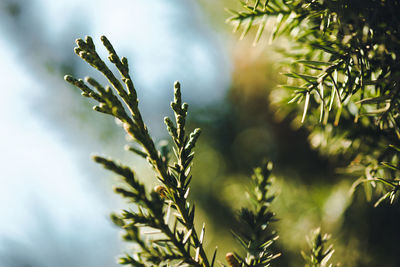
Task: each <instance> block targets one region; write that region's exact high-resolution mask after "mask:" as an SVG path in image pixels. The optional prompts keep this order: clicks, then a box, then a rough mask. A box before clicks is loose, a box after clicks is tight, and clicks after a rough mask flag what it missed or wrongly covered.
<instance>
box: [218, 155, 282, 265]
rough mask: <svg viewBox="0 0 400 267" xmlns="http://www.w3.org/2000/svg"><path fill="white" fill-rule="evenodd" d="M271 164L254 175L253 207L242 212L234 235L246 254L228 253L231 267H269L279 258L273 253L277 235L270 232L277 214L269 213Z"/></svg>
mask: <svg viewBox="0 0 400 267" xmlns="http://www.w3.org/2000/svg"><path fill="white" fill-rule="evenodd" d="M271 171H272V163H268V164H265V166H262V167H259V168H256V169H255V170H254V174H253V175H252V177H251V178H252V182H253V189H252V190H251V192H249V196H250V200H251V202H252V205H253V207H252V208H251V209H247V208H242V209H241V210H240V211H239V216H238V217H239V218H238V219H239V227H238V230H237V231H233V235H234V237H235V238H236V240H238V242H239V243H240V245H241V247H242V248H243V249H244V251H245V253H246V254H245V256H241V255H239V254H237V253H235V254H233V253H228V254H227V255H226V260H227V262H228V263H229V265H230V266H231V267H239V266H252V267H262V266H270V262H271V261H272V260H274V259H275V258H277V257H279V256H280V254H275V253H273V252H272V251H271V249H270V246H271V245H272V244H273V242H274V241H275V240H277V239H278V235H277V234H276V233H275V232H273V231H271V230H270V227H269V225H270V223H271V222H273V221H274V216H275V214H274V213H273V212H271V211H270V204H271V202H272V201H273V200H274V198H275V196H273V195H270V193H269V189H270V186H271V182H270V175H271Z"/></svg>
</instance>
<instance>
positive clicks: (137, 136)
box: [65, 36, 279, 267]
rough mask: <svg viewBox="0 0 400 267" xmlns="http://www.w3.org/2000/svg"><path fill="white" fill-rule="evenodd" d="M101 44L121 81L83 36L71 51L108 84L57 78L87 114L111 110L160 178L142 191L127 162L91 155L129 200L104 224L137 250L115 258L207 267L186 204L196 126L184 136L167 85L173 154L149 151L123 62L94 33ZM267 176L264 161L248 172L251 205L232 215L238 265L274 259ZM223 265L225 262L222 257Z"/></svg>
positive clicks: (177, 101)
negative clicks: (90, 103)
mask: <svg viewBox="0 0 400 267" xmlns="http://www.w3.org/2000/svg"><path fill="white" fill-rule="evenodd" d="M101 41H102V42H103V45H104V46H105V48H106V49H107V50H108V52H109V57H108V58H109V60H110V62H111V63H113V64H114V65H115V67H116V68H117V69H118V71H119V73H120V75H121V77H122V82H123V83H121V82H120V81H119V79H118V78H117V77H116V76H115V75H114V74H113V72H112V71H111V70H110V69H109V67H108V66H107V65H106V63H105V62H104V61H103V60H102V59H101V58H100V57H99V55H98V54H97V52H96V49H95V46H94V43H93V41H92V38H91V37H86V39H85V41H84V40H82V39H78V40H76V44H77V46H78V47H76V48H75V53H76V54H77V55H78V56H79V57H81V58H82V59H83V60H85V61H86V62H87V63H89V64H90V65H91V66H92V67H94V68H95V69H97V70H98V71H100V72H101V73H102V74H103V75H104V76H105V77H106V78H107V80H108V82H109V83H110V84H111V86H112V87H110V86H109V85H107V86H106V87H105V88H104V87H103V86H102V85H100V83H99V82H97V81H96V80H95V79H93V78H91V77H87V78H86V79H85V81H83V80H81V79H75V78H73V77H71V76H69V75H66V76H65V80H66V81H67V82H69V83H70V84H72V85H74V86H76V87H78V88H79V89H80V90H81V91H82V95H83V96H85V97H88V98H92V99H93V100H95V101H96V102H98V105H96V106H95V107H94V110H95V111H98V112H101V113H105V114H108V115H111V116H113V117H115V118H116V119H118V120H120V121H121V122H122V123H123V126H124V129H125V131H126V133H127V134H128V135H130V136H131V137H132V138H133V139H134V140H135V141H136V142H137V143H138V144H139V145H140V147H141V149H138V148H135V147H130V146H128V147H127V150H129V151H132V152H134V153H136V154H138V155H139V156H141V157H143V158H146V159H147V161H148V163H149V164H150V166H151V167H152V168H153V170H154V173H155V176H156V178H157V179H158V181H159V183H160V185H158V186H156V187H155V188H154V189H153V190H151V191H150V192H149V190H148V189H147V188H146V187H145V185H144V184H143V183H141V182H140V181H139V179H137V177H136V174H135V172H134V171H133V170H132V169H131V168H130V167H128V166H124V165H122V164H120V163H117V162H115V161H114V160H112V159H107V158H104V157H101V156H94V157H93V159H94V161H95V162H97V163H99V164H101V165H103V167H104V168H106V169H108V170H110V171H112V172H114V173H115V174H118V175H119V176H121V177H122V180H123V181H124V182H125V186H121V187H117V188H115V192H116V193H118V194H120V195H121V196H122V197H123V198H125V199H127V200H128V201H129V202H132V203H135V206H134V207H133V209H126V210H123V211H122V212H121V213H120V214H112V215H111V219H112V221H113V222H114V223H115V224H116V225H117V226H119V227H121V228H122V229H123V230H124V235H123V238H124V240H126V241H128V242H133V243H135V244H136V245H137V247H138V249H137V250H135V251H134V253H132V254H129V253H127V254H126V255H125V256H124V257H121V258H120V261H119V262H120V263H121V264H124V265H131V266H204V267H212V266H214V265H215V262H216V252H217V251H216V249H215V251H214V253H213V256H212V257H210V258H209V257H208V256H207V255H206V252H205V248H204V246H203V244H204V237H205V226H204V224H203V227H202V229H201V232H200V233H198V232H197V229H196V225H195V205H194V204H191V203H189V201H188V196H189V191H190V187H189V185H190V181H191V179H192V176H191V165H192V162H193V158H194V151H193V149H194V147H195V144H196V141H197V139H198V137H199V135H200V129H195V130H194V131H193V132H192V133H190V134H187V132H186V128H185V124H186V116H187V111H188V104H186V103H182V96H181V89H180V84H179V83H178V82H176V83H175V85H174V100H173V102H171V108H172V110H173V111H174V114H175V122H173V120H172V119H171V118H168V117H166V118H165V124H166V126H167V130H168V132H169V134H170V136H171V138H172V141H173V152H174V159H171V158H170V155H169V149H168V147H167V145H166V146H162V147H161V149H160V150H157V149H156V146H155V144H154V141H153V139H152V138H151V137H150V135H149V132H148V129H147V127H146V125H145V123H144V121H143V119H142V115H141V113H140V110H139V107H138V99H137V94H136V89H135V87H134V85H133V82H132V79H131V77H130V75H129V67H128V61H127V59H126V58H124V57H122V58H120V57H119V56H118V55H117V53H116V51H115V50H114V48H113V47H112V45H111V43H110V42H109V41H108V39H107V38H106V37H104V36H102V37H101ZM87 84H89V85H90V86H91V87H92V88H94V89H95V90H93V89H92V88H91V87H89V86H88V85H87ZM116 93H117V94H116ZM126 109H127V110H128V111H127V110H126ZM270 173H271V165H268V166H267V165H266V166H265V168H263V169H261V168H258V169H256V170H255V174H254V175H253V177H252V180H253V183H254V191H253V192H252V194H251V196H252V201H253V202H254V209H251V210H250V209H242V210H241V212H240V215H239V220H240V223H241V225H242V227H241V228H240V231H239V232H237V233H236V234H235V236H236V237H237V239H238V240H239V241H240V242H241V244H242V246H243V247H244V248H245V250H246V253H247V254H246V256H245V258H241V257H240V256H238V255H237V257H238V258H239V260H240V262H241V263H240V264H241V265H242V266H269V263H270V261H271V260H273V259H274V258H276V257H277V256H279V254H274V253H272V252H270V251H269V246H270V245H271V244H272V243H273V241H274V240H276V239H277V235H276V234H275V233H273V232H270V230H269V228H267V226H268V225H269V224H270V222H271V221H272V220H273V219H272V218H273V216H274V214H273V213H272V212H270V211H269V204H270V203H271V201H272V200H273V199H274V197H273V196H268V189H269V186H270V181H269V180H268V178H269V175H270ZM144 230H149V231H150V233H151V234H152V236H153V237H151V238H150V236H148V235H149V234H150V233H147V235H146V233H144ZM149 231H147V232H149ZM233 257H234V256H233ZM227 259H228V258H227ZM235 260H236V259H235ZM228 262H229V263H231V262H230V261H229V260H228Z"/></svg>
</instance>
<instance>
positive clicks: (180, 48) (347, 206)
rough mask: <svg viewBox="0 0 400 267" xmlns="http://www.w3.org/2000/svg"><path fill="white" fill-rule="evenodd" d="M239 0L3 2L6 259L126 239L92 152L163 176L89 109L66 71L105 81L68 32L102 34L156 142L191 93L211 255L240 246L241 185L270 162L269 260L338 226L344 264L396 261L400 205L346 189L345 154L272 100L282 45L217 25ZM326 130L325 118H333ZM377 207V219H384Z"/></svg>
mask: <svg viewBox="0 0 400 267" xmlns="http://www.w3.org/2000/svg"><path fill="white" fill-rule="evenodd" d="M235 6H236V1H228V0H225V1H211V0H201V1H194V0H190V1H188V0H185V1H183V0H172V1H165V0H152V1H138V0H130V1H128V0H116V1H106V0H102V1H99V0H97V1H94V0H88V1H78V0H69V1H50V0H30V1H28V0H1V1H0V34H1V35H0V36H1V37H0V79H1V89H0V90H1V105H0V110H1V113H0V123H1V131H0V137H1V138H0V149H1V151H2V153H1V156H0V157H1V160H0V214H1V220H0V267H28V266H29V267H47V266H52V267H53V266H60V267H62V266H68V267H75V266H76V267H81V266H97V267H101V266H117V265H116V263H115V262H116V257H117V255H118V254H122V253H123V252H125V251H129V249H130V247H129V244H124V243H122V242H121V241H120V240H119V233H118V230H117V229H116V228H115V227H113V225H112V223H111V221H110V220H109V218H108V216H109V213H110V212H112V211H116V210H118V209H121V208H123V207H126V206H127V205H128V204H127V203H123V202H122V201H121V200H120V199H119V197H118V196H114V194H113V193H112V190H111V188H112V185H113V184H115V183H116V182H117V181H118V178H117V177H113V176H112V175H110V173H108V172H106V171H104V170H102V169H101V168H100V166H97V165H96V164H95V163H93V162H92V161H91V160H90V157H89V155H90V154H92V153H93V152H96V153H99V154H106V155H109V156H112V157H113V158H116V159H119V160H120V161H122V162H124V163H126V164H131V165H133V166H134V169H135V170H136V171H137V172H138V174H139V176H140V177H141V179H142V180H143V181H144V182H145V183H146V184H148V186H154V185H155V183H156V181H155V180H154V179H153V177H152V173H151V170H150V169H149V168H148V167H147V165H146V162H145V161H143V160H141V159H140V158H139V157H136V156H135V155H132V154H128V152H125V151H124V150H123V146H124V144H126V143H127V142H128V140H126V138H125V136H124V134H123V131H122V129H121V128H120V127H119V126H118V125H117V124H116V123H115V122H114V121H113V120H112V119H111V118H110V117H107V116H105V115H102V114H98V113H95V112H93V111H92V110H91V107H92V104H93V103H91V102H90V101H88V100H87V99H84V98H82V97H81V96H80V92H78V89H76V88H72V87H71V86H69V85H68V84H66V83H65V82H64V80H63V76H64V75H65V74H71V75H74V76H76V77H84V76H86V75H91V76H95V77H97V78H99V79H100V80H101V77H100V76H98V74H97V73H95V72H94V71H93V70H91V69H90V68H89V67H88V66H87V65H86V63H84V62H83V61H81V60H80V59H79V58H78V57H77V56H76V55H74V53H73V47H74V46H75V43H74V40H75V39H76V38H83V37H84V36H85V35H91V36H92V37H93V39H94V40H95V44H97V46H98V48H99V49H98V50H99V51H100V55H102V56H105V55H106V52H105V49H103V48H102V47H101V45H100V42H99V37H100V36H101V35H106V36H107V37H108V38H109V39H110V40H111V42H112V43H113V45H114V47H115V48H116V50H117V51H118V53H119V55H121V56H125V57H127V58H128V59H129V62H130V66H131V67H130V69H131V70H132V77H133V78H134V82H135V84H136V88H138V95H139V99H140V101H141V102H140V108H141V109H142V111H143V115H144V118H145V120H146V122H147V124H148V126H149V128H150V132H151V134H152V135H153V136H154V137H155V139H156V140H163V139H164V138H167V131H166V130H165V127H164V125H163V117H164V116H165V115H171V111H170V110H169V103H170V101H171V99H172V92H173V91H172V85H173V82H174V81H175V80H179V81H180V82H181V83H182V88H183V97H184V100H185V101H186V102H188V103H189V105H190V111H189V113H190V122H189V125H190V127H192V128H194V127H200V128H202V129H203V134H202V137H201V139H200V142H199V144H198V146H197V149H196V151H197V152H196V153H197V154H196V160H195V165H194V170H193V171H194V179H193V182H192V183H193V184H192V190H191V192H192V196H191V197H192V201H195V202H196V203H198V207H200V209H198V211H197V212H198V214H197V215H198V218H197V219H198V220H199V222H202V221H205V222H206V225H207V229H208V230H207V235H206V245H207V247H208V248H209V250H210V251H211V250H213V249H214V248H215V246H218V251H219V256H218V259H219V260H220V261H221V262H224V255H225V254H226V253H227V252H231V251H238V249H239V248H238V246H237V244H236V243H235V241H234V240H233V238H232V236H231V232H230V230H231V229H235V227H236V225H235V220H234V216H235V212H236V211H235V210H237V209H238V208H239V207H241V206H243V205H246V204H247V202H246V197H245V195H244V194H243V188H246V187H247V186H248V185H249V175H250V174H251V172H252V169H253V168H254V167H256V166H258V165H259V164H260V163H261V162H262V161H263V159H265V158H267V159H269V160H272V161H273V162H274V165H275V180H274V186H273V190H274V192H275V194H276V195H277V199H276V200H275V203H274V204H273V210H274V211H275V212H276V214H277V218H278V221H277V222H275V223H274V224H273V228H274V229H275V230H277V231H278V233H279V235H280V238H279V240H278V242H277V243H276V245H275V248H274V249H275V250H276V252H278V251H279V252H282V253H283V255H282V256H281V257H280V258H279V259H278V260H277V261H276V262H275V264H274V265H275V266H301V265H303V260H302V257H301V254H300V251H301V250H306V249H307V241H306V236H307V235H308V234H309V233H310V231H311V230H312V229H314V228H317V227H320V226H321V227H322V231H323V232H329V233H331V234H332V243H333V244H334V245H335V249H336V252H335V254H334V257H333V260H334V262H340V263H341V265H342V266H378V265H379V264H378V263H379V262H382V261H383V259H384V261H383V262H385V266H400V262H399V260H398V257H397V255H398V254H397V253H398V252H399V251H398V247H397V246H395V245H394V244H395V242H397V241H396V238H397V237H398V236H399V235H398V234H399V229H398V227H397V226H396V225H395V224H394V221H395V220H393V221H392V222H388V221H383V220H384V219H382V218H388V216H389V218H398V217H399V216H400V213H399V208H398V206H395V207H390V208H388V206H385V204H383V205H382V206H381V207H380V208H379V209H374V208H373V204H371V203H366V197H365V193H364V192H363V190H356V191H355V193H354V194H350V193H349V192H350V188H351V185H352V183H353V182H354V181H355V178H354V177H349V176H350V175H349V174H347V173H344V172H342V171H341V169H342V167H343V166H346V165H348V164H349V162H348V161H349V159H347V158H340V157H332V156H330V155H329V153H321V152H320V151H317V150H316V149H314V146H313V140H314V141H315V138H314V139H313V138H311V137H310V136H309V132H308V131H307V130H306V129H305V128H302V127H301V125H300V123H299V120H298V114H297V113H296V112H293V110H285V109H284V107H281V106H279V105H277V104H276V103H277V100H279V94H278V93H277V92H279V91H278V90H274V89H275V88H276V87H277V85H278V84H279V83H280V82H282V79H283V78H281V76H280V74H279V73H280V71H281V69H280V68H281V67H280V66H281V65H280V63H281V62H283V61H285V59H284V58H282V56H280V54H279V53H277V52H276V50H277V48H278V47H282V46H285V45H286V44H285V42H288V41H287V40H284V39H282V40H280V41H276V42H274V43H272V44H270V43H269V37H268V30H267V31H266V33H265V34H264V37H263V38H261V41H260V43H259V44H258V45H257V46H253V45H252V39H251V38H246V39H244V40H242V41H239V36H238V35H235V34H232V32H231V27H230V26H228V25H226V24H225V19H226V18H227V17H228V16H229V14H228V13H227V12H226V11H224V7H233V8H234V7H235ZM327 130H329V129H327ZM382 214H385V216H381V215H382Z"/></svg>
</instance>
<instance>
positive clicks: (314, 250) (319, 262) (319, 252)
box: [302, 228, 335, 267]
mask: <svg viewBox="0 0 400 267" xmlns="http://www.w3.org/2000/svg"><path fill="white" fill-rule="evenodd" d="M329 239H330V236H329V235H328V234H324V235H323V234H322V233H321V229H320V228H317V229H315V230H314V231H313V232H312V235H311V239H309V247H310V249H309V252H308V253H305V252H302V255H303V257H304V259H305V260H306V262H307V264H306V267H326V266H329V267H331V266H333V265H332V264H329V263H328V262H329V260H330V258H331V257H332V255H333V253H334V252H335V250H334V249H333V246H332V245H329V246H328V247H327V248H326V243H327V242H328V241H329ZM328 264H329V265H328Z"/></svg>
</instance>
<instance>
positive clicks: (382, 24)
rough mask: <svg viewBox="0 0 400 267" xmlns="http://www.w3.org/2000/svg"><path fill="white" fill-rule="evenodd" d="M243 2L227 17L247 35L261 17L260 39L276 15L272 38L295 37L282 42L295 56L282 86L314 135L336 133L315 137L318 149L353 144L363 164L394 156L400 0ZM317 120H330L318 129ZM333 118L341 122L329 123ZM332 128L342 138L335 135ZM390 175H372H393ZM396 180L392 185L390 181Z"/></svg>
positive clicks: (399, 122) (399, 97) (399, 110)
mask: <svg viewBox="0 0 400 267" xmlns="http://www.w3.org/2000/svg"><path fill="white" fill-rule="evenodd" d="M239 2H240V3H241V6H242V10H241V11H231V13H233V16H232V17H230V18H229V19H228V21H229V22H230V23H232V24H233V25H234V27H235V29H239V28H243V33H242V37H244V36H245V35H246V34H248V32H249V30H250V28H251V27H253V26H255V25H258V30H257V33H256V38H255V41H258V39H259V38H260V36H261V34H262V32H263V31H264V28H265V25H266V23H267V21H268V20H271V21H272V22H273V23H274V25H275V26H274V28H273V29H272V33H271V37H272V38H275V37H276V36H278V35H280V36H286V37H288V38H289V39H291V40H292V44H293V45H290V46H289V48H288V49H286V50H283V49H282V53H283V55H285V56H286V57H287V58H291V59H292V60H291V62H289V66H288V69H290V71H289V72H288V73H286V74H285V75H286V76H287V78H288V80H287V84H286V85H283V86H282V89H280V91H281V92H282V94H283V95H286V96H287V97H284V98H283V100H285V101H288V102H289V103H297V104H302V106H301V107H300V108H301V109H302V111H301V112H302V116H301V122H302V123H304V124H305V126H306V127H307V126H309V127H310V130H311V131H312V135H313V136H315V137H316V140H321V139H322V140H329V139H332V142H318V143H317V142H315V143H317V145H318V146H319V148H320V149H321V151H323V152H325V151H326V152H328V153H329V156H330V157H331V156H332V154H335V155H340V154H342V153H343V152H348V155H346V156H345V157H346V158H348V159H356V161H358V162H361V163H362V165H363V166H364V167H365V169H366V170H367V169H368V168H369V169H371V166H373V165H375V162H380V161H383V162H393V161H396V158H394V156H393V154H392V153H388V151H389V150H390V148H389V145H396V146H399V145H400V66H399V64H398V59H399V58H400V30H399V27H398V25H399V24H400V19H399V16H398V12H397V10H399V9H400V2H399V1H386V0H383V1H381V0H371V1H359V0H338V1H329V0H318V1H316V0H291V1H285V0H254V1H252V0H248V1H245V2H244V1H239ZM276 90H278V89H276ZM297 106H299V105H297ZM297 106H293V105H291V107H293V108H297ZM291 107H289V108H288V109H291ZM306 118H307V119H306ZM340 121H342V123H340ZM353 122H354V123H356V125H355V126H352V125H351V123H353ZM316 123H322V125H324V126H326V127H325V128H324V127H322V130H320V128H316V127H315V124H316ZM341 124H342V125H341ZM332 126H336V127H337V128H335V129H333V130H332ZM333 135H336V137H339V138H338V139H339V141H338V140H335V139H334V138H330V137H331V136H333ZM333 142H335V143H333ZM338 142H339V144H343V145H342V146H341V147H340V145H338ZM324 144H325V145H324ZM349 144H350V145H349ZM350 148H351V149H350ZM355 151H356V152H355ZM331 152H333V153H331ZM360 158H361V160H360ZM374 172H377V170H376V168H374ZM367 176H368V175H367ZM392 176H393V175H391V176H390V177H385V178H381V177H379V176H375V178H376V179H378V180H380V179H383V180H381V181H388V180H392V178H391V177H392ZM367 178H368V177H365V176H364V177H363V179H367ZM376 179H368V180H370V181H373V180H376ZM395 182H396V183H392V181H391V182H390V183H389V184H390V185H389V184H388V183H387V185H389V187H391V188H393V186H396V184H397V181H395ZM393 192H397V190H395V191H388V192H387V194H386V197H388V196H389V195H392V196H393Z"/></svg>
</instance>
